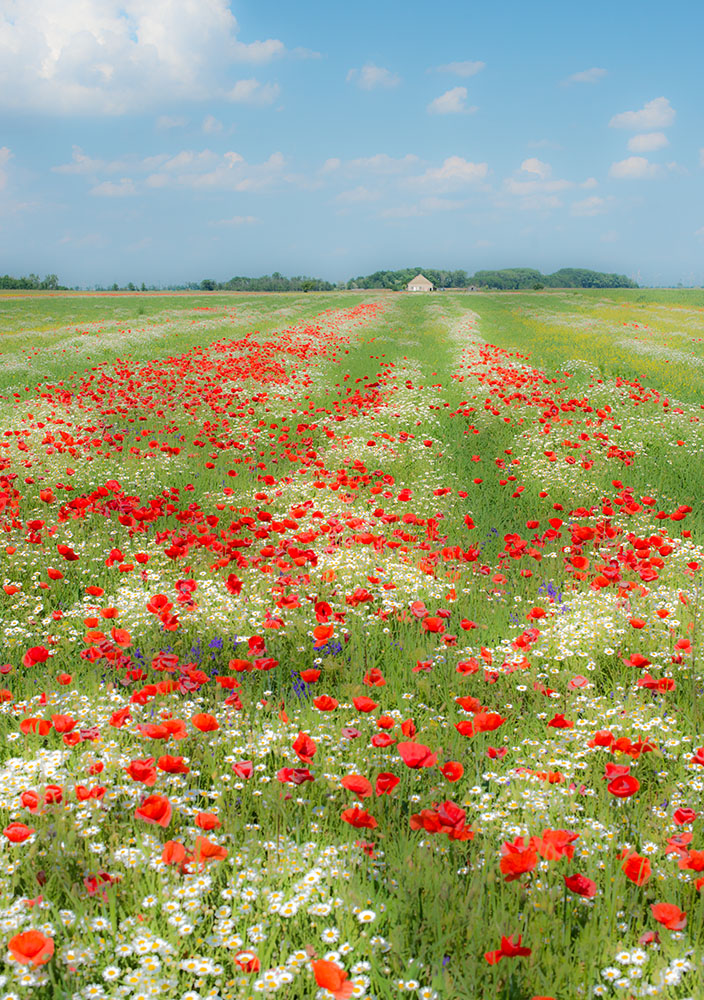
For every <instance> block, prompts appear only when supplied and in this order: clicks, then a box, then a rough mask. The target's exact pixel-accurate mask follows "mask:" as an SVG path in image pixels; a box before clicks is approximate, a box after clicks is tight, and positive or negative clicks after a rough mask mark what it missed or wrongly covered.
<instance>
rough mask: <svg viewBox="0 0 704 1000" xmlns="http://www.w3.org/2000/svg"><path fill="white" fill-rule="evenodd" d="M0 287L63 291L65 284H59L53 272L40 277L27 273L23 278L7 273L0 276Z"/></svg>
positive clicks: (36, 290)
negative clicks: (42, 277)
mask: <svg viewBox="0 0 704 1000" xmlns="http://www.w3.org/2000/svg"><path fill="white" fill-rule="evenodd" d="M0 289H3V290H5V289H7V290H10V289H16V290H18V291H31V292H65V291H67V288H66V286H65V285H60V284H59V279H58V278H57V277H56V275H55V274H47V276H46V278H44V279H41V278H40V277H39V275H38V274H28V275H27V276H26V277H25V278H13V277H11V276H10V275H9V274H3V275H1V276H0Z"/></svg>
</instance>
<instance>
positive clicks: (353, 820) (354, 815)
mask: <svg viewBox="0 0 704 1000" xmlns="http://www.w3.org/2000/svg"><path fill="white" fill-rule="evenodd" d="M341 818H342V819H343V820H344V821H345V823H349V824H350V826H353V827H355V829H365V830H374V829H375V827H377V826H378V825H379V824H378V823H377V821H376V820H375V819H374V817H373V816H371V815H370V814H369V813H368V812H367V811H366V809H359V808H356V807H355V808H352V809H345V811H344V812H343V813H342V817H341Z"/></svg>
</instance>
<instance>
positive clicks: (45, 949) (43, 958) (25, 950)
mask: <svg viewBox="0 0 704 1000" xmlns="http://www.w3.org/2000/svg"><path fill="white" fill-rule="evenodd" d="M7 946H8V948H9V949H10V954H11V955H12V957H13V958H14V959H15V961H16V962H21V963H22V965H35V966H36V965H46V963H47V962H49V961H50V960H51V957H52V955H53V954H54V939H53V938H50V937H47V935H46V934H42V932H41V931H36V930H34V929H32V930H28V931H25V932H24V933H23V934H16V935H15V937H13V938H10V940H9V941H8V942H7Z"/></svg>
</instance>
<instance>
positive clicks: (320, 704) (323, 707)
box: [313, 694, 339, 712]
mask: <svg viewBox="0 0 704 1000" xmlns="http://www.w3.org/2000/svg"><path fill="white" fill-rule="evenodd" d="M338 705H339V702H338V700H337V698H331V697H330V695H328V694H321V695H320V697H319V698H314V699H313V706H314V707H315V708H317V709H318V711H319V712H334V711H335V709H336V708H337V706H338Z"/></svg>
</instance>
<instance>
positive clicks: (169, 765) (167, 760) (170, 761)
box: [152, 754, 191, 784]
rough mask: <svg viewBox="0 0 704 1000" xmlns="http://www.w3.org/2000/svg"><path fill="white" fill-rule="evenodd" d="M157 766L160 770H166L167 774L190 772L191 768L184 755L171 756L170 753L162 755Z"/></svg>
mask: <svg viewBox="0 0 704 1000" xmlns="http://www.w3.org/2000/svg"><path fill="white" fill-rule="evenodd" d="M156 766H157V767H158V768H159V770H160V771H166V773H167V774H189V772H190V770H191V769H190V767H189V766H188V764H186V763H185V761H184V759H183V757H171V756H169V755H168V754H165V755H164V756H163V757H160V758H159V759H158V761H157V762H156ZM152 784H153V782H152Z"/></svg>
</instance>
